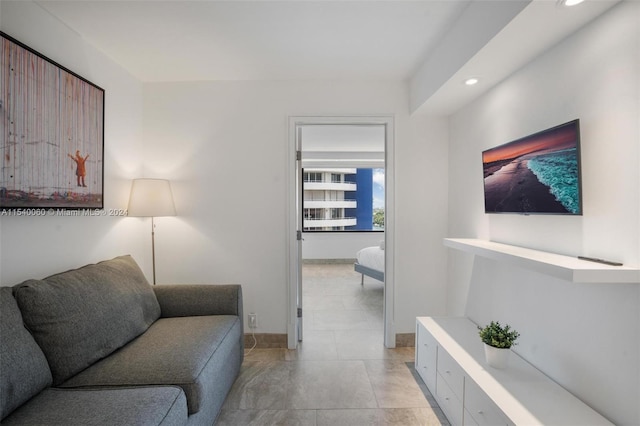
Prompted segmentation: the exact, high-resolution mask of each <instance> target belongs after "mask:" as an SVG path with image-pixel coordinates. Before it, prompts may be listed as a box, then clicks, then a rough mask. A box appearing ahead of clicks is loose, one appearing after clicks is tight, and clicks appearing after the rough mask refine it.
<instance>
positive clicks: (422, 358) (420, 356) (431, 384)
mask: <svg viewBox="0 0 640 426" xmlns="http://www.w3.org/2000/svg"><path fill="white" fill-rule="evenodd" d="M436 350H437V343H436V339H434V338H433V336H432V335H431V333H429V332H428V331H427V329H426V328H424V326H423V325H421V324H420V322H419V321H418V322H417V323H416V371H417V372H418V374H419V375H420V377H422V381H423V382H424V383H425V384H426V385H427V387H428V388H429V389H435V388H436Z"/></svg>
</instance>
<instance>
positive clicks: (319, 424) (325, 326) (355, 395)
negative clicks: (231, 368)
mask: <svg viewBox="0 0 640 426" xmlns="http://www.w3.org/2000/svg"><path fill="white" fill-rule="evenodd" d="M303 283H304V285H303V289H304V291H303V306H304V339H303V342H302V343H301V344H300V346H299V347H298V350H287V349H254V350H253V351H252V352H251V353H250V354H249V355H248V356H246V357H245V361H244V364H243V366H242V369H241V372H240V376H239V378H238V380H237V381H236V383H235V384H234V386H233V388H232V389H231V392H230V393H229V396H228V397H227V400H226V401H225V403H224V406H223V409H222V412H221V414H220V417H219V419H218V422H217V423H216V425H217V426H226V425H234V426H236V425H243V426H245V425H303V426H306V425H309V426H323V425H331V426H339V425H354V426H359V425H363V426H365V425H403V426H408V425H442V424H448V423H447V420H446V418H445V417H444V415H443V414H442V412H441V411H440V409H439V408H438V406H437V404H436V402H435V401H434V400H433V398H432V397H431V396H430V395H429V397H425V393H424V392H423V390H422V389H421V388H420V386H419V385H418V382H416V380H415V378H414V376H413V375H412V368H413V362H414V348H396V349H386V348H385V347H384V345H383V319H382V307H383V299H382V298H383V285H382V283H380V282H378V281H375V280H373V279H371V278H368V277H365V280H364V286H361V285H360V274H358V273H356V272H355V271H353V265H352V264H305V265H304V266H303ZM423 388H424V385H423ZM427 394H428V392H427Z"/></svg>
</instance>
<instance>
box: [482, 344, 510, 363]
mask: <svg viewBox="0 0 640 426" xmlns="http://www.w3.org/2000/svg"><path fill="white" fill-rule="evenodd" d="M510 352H511V349H510V348H509V349H506V348H495V347H493V346H490V345H487V344H486V343H485V344H484V355H485V358H486V360H487V364H489V365H490V366H491V367H493V368H500V369H505V368H507V365H508V364H509V353H510Z"/></svg>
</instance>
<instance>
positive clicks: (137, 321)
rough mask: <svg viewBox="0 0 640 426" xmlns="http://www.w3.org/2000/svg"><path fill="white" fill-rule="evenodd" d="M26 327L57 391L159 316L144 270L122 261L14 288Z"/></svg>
mask: <svg viewBox="0 0 640 426" xmlns="http://www.w3.org/2000/svg"><path fill="white" fill-rule="evenodd" d="M14 296H15V298H16V300H17V302H18V306H20V310H21V311H22V317H23V319H24V323H25V324H26V326H27V328H28V329H29V330H30V331H31V333H32V334H33V336H34V338H35V340H36V341H37V342H38V344H39V345H40V347H41V348H42V351H43V352H44V354H45V356H46V357H47V361H48V362H49V367H50V368H51V373H52V375H53V384H54V386H57V385H58V384H60V383H62V382H63V381H65V380H66V379H68V378H69V377H71V376H73V375H75V374H76V373H78V372H80V371H82V370H84V369H85V368H87V367H88V366H90V365H91V364H93V363H94V362H96V361H98V360H99V359H102V358H104V357H105V356H107V355H109V354H110V353H111V352H113V351H115V350H116V349H118V348H120V347H122V346H123V345H125V344H126V343H128V342H129V341H131V340H132V339H134V338H135V337H137V336H139V335H140V334H142V333H144V331H145V330H146V329H147V328H148V327H149V326H150V325H151V324H152V323H153V322H154V321H155V320H156V319H158V318H159V317H160V305H159V304H158V299H157V298H156V296H155V293H154V292H153V289H152V288H151V286H150V285H149V283H148V282H147V280H146V278H145V277H144V275H143V274H142V271H141V270H140V268H139V267H138V265H137V264H136V262H135V261H134V260H133V258H131V256H121V257H118V258H115V259H112V260H107V261H104V262H100V263H97V264H95V265H87V266H84V267H82V268H80V269H75V270H72V271H67V272H63V273H60V274H56V275H52V276H50V277H48V278H45V279H44V280H28V281H25V282H24V283H22V284H18V285H16V286H15V287H14Z"/></svg>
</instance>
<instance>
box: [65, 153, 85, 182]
mask: <svg viewBox="0 0 640 426" xmlns="http://www.w3.org/2000/svg"><path fill="white" fill-rule="evenodd" d="M67 155H68V156H69V158H71V159H72V160H73V161H75V163H76V177H77V178H78V186H84V187H86V186H87V185H86V184H85V183H84V177H85V176H86V174H87V168H86V167H85V165H84V163H85V161H87V158H89V154H87V156H86V157H84V158H83V157H82V155H80V151H76V156H75V157H74V156H73V155H71V154H67ZM81 182H82V185H81V184H80V183H81Z"/></svg>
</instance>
